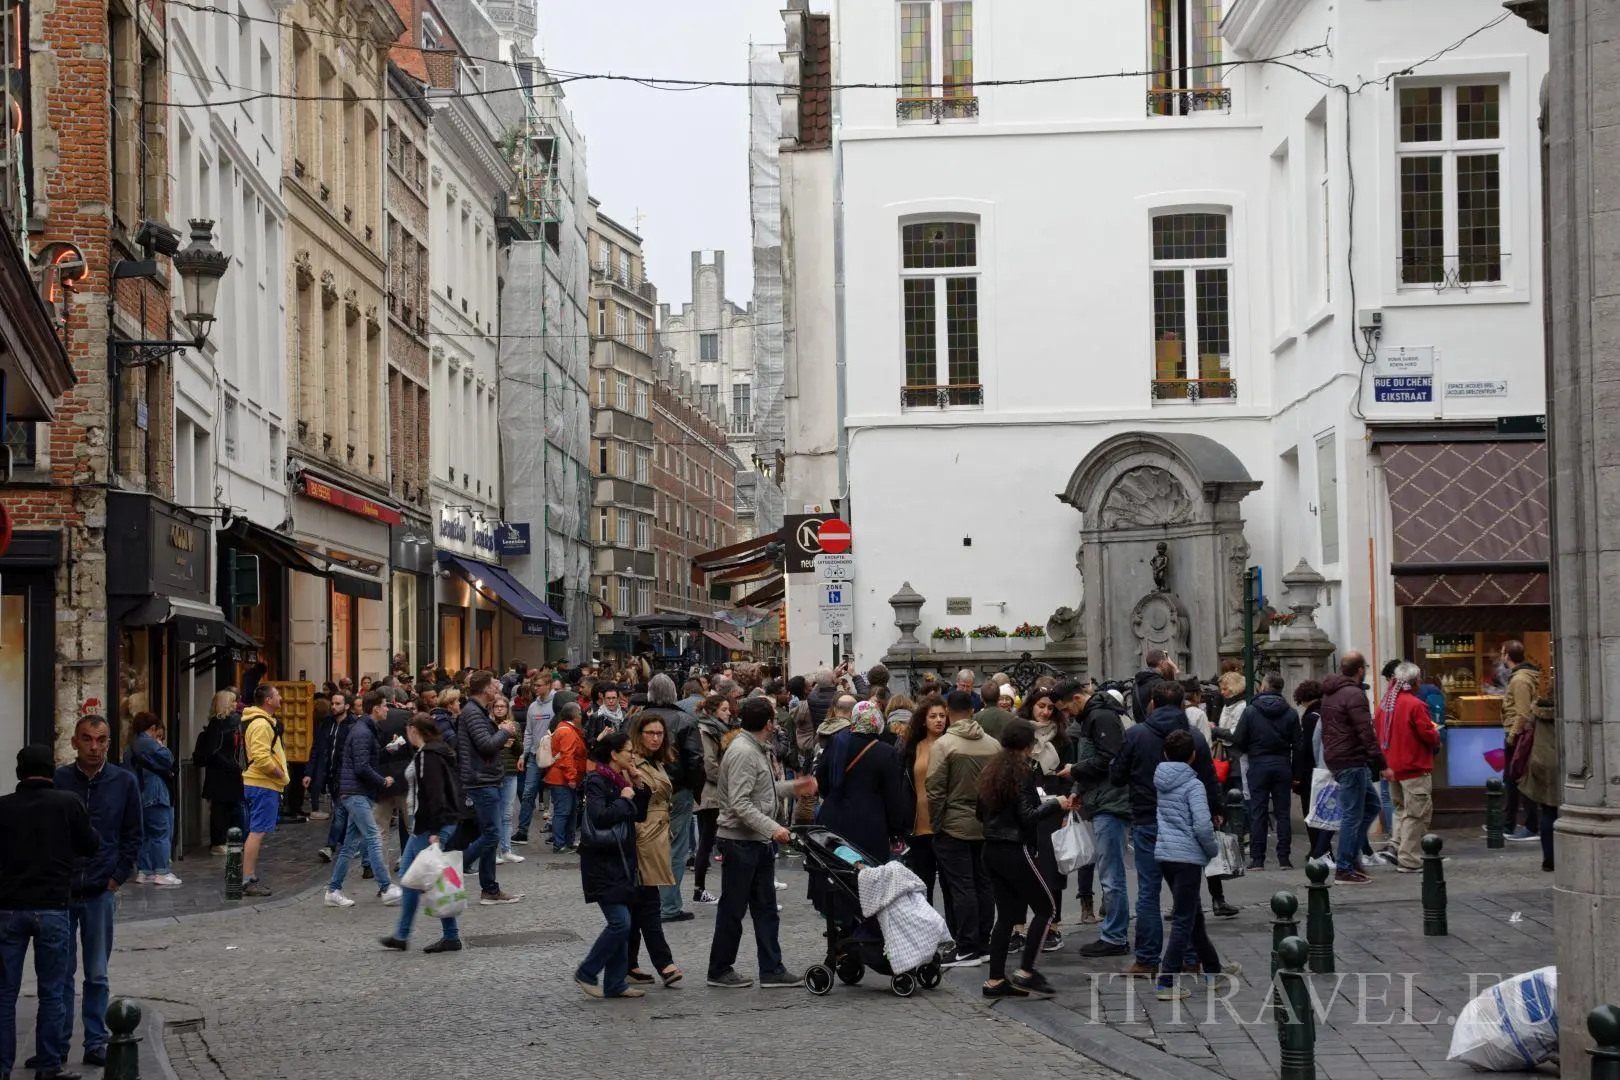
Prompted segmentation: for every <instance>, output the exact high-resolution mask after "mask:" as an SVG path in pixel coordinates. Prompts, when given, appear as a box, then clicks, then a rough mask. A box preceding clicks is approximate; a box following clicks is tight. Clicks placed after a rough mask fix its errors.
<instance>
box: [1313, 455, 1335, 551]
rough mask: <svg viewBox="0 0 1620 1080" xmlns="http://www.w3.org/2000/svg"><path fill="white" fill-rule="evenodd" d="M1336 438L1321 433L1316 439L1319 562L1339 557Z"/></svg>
mask: <svg viewBox="0 0 1620 1080" xmlns="http://www.w3.org/2000/svg"><path fill="white" fill-rule="evenodd" d="M1337 442H1338V440H1337V439H1335V438H1334V437H1333V436H1332V435H1324V436H1323V437H1322V438H1320V439H1318V440H1317V442H1316V506H1317V516H1316V519H1317V521H1318V522H1319V523H1320V525H1321V527H1322V562H1323V563H1326V564H1332V563H1336V562H1338V561H1339V458H1338V446H1337Z"/></svg>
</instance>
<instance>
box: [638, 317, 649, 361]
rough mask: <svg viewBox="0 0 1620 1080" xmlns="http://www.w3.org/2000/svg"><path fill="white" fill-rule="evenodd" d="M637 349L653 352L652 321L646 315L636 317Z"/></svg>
mask: <svg viewBox="0 0 1620 1080" xmlns="http://www.w3.org/2000/svg"><path fill="white" fill-rule="evenodd" d="M636 348H638V349H640V350H641V351H642V352H644V353H650V352H652V320H651V319H648V318H647V316H645V315H637V316H636Z"/></svg>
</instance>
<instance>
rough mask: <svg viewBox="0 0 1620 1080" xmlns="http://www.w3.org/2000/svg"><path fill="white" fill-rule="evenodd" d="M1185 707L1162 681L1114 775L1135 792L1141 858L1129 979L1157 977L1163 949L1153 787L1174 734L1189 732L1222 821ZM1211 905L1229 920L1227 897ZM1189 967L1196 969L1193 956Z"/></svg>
mask: <svg viewBox="0 0 1620 1080" xmlns="http://www.w3.org/2000/svg"><path fill="white" fill-rule="evenodd" d="M1185 701H1186V693H1185V691H1183V690H1182V689H1181V684H1180V683H1178V682H1175V681H1173V680H1170V679H1161V680H1160V681H1159V682H1158V684H1157V685H1155V686H1154V687H1153V694H1152V704H1153V711H1152V712H1151V713H1149V714H1148V718H1147V719H1146V720H1144V721H1143V722H1142V723H1140V724H1137V725H1136V726H1134V727H1132V728H1131V729H1130V730H1129V731H1127V732H1126V733H1125V739H1124V741H1123V743H1122V744H1121V746H1120V750H1119V753H1118V754H1116V755H1114V763H1113V766H1112V767H1111V768H1110V770H1109V777H1110V779H1111V780H1112V781H1113V783H1114V784H1115V786H1117V787H1126V786H1128V787H1129V788H1130V792H1131V845H1132V848H1133V850H1134V852H1135V858H1136V958H1135V962H1134V963H1132V964H1131V965H1130V966H1129V967H1127V968H1125V974H1127V975H1152V974H1156V973H1157V972H1158V970H1159V956H1160V953H1161V952H1162V951H1163V948H1164V920H1163V919H1161V918H1160V917H1159V894H1160V893H1161V892H1162V891H1163V884H1164V878H1163V876H1162V875H1161V873H1160V871H1159V861H1158V859H1156V858H1155V857H1154V845H1155V844H1156V843H1157V842H1158V838H1159V793H1158V789H1157V788H1155V787H1154V784H1153V774H1154V772H1155V771H1156V770H1157V769H1158V767H1159V762H1161V761H1163V760H1164V740H1165V739H1166V738H1167V737H1168V736H1169V735H1170V733H1171V732H1172V731H1185V732H1187V733H1188V734H1189V735H1191V736H1192V740H1193V771H1194V772H1195V773H1197V774H1198V779H1199V780H1200V781H1201V782H1202V783H1203V785H1204V791H1205V793H1206V795H1207V796H1208V798H1209V806H1210V817H1211V818H1212V819H1213V820H1214V821H1215V823H1216V824H1219V823H1220V821H1221V814H1220V805H1221V803H1220V785H1219V784H1218V783H1216V781H1215V766H1214V763H1213V762H1212V761H1211V759H1210V755H1209V743H1207V742H1205V741H1204V736H1203V735H1202V734H1200V733H1199V732H1197V731H1194V730H1193V729H1192V727H1191V726H1190V725H1189V724H1188V723H1187V713H1186V710H1185V708H1184V707H1183V702H1185ZM1211 899H1213V900H1214V901H1215V913H1216V914H1217V915H1220V914H1224V912H1223V911H1222V908H1224V907H1226V904H1225V899H1224V897H1216V896H1215V895H1214V893H1213V891H1212V893H1211ZM1231 911H1232V914H1234V915H1235V914H1236V913H1237V909H1236V908H1232V909H1231ZM1187 962H1188V963H1189V964H1191V963H1193V958H1192V954H1191V952H1190V951H1189V953H1188V961H1187ZM1189 970H1192V969H1191V968H1189Z"/></svg>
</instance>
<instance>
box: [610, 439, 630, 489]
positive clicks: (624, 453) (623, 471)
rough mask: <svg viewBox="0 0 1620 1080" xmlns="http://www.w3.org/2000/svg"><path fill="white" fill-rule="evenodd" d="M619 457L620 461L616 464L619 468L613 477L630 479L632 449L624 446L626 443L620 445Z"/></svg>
mask: <svg viewBox="0 0 1620 1080" xmlns="http://www.w3.org/2000/svg"><path fill="white" fill-rule="evenodd" d="M617 457H618V461H617V462H616V464H617V466H618V468H617V469H616V471H615V472H614V473H613V475H614V476H617V477H621V478H623V479H625V480H628V479H630V448H629V447H628V446H626V445H624V443H619V444H618V454H617Z"/></svg>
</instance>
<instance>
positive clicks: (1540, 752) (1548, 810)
mask: <svg viewBox="0 0 1620 1080" xmlns="http://www.w3.org/2000/svg"><path fill="white" fill-rule="evenodd" d="M1531 715H1532V716H1533V717H1534V718H1535V729H1534V730H1535V735H1534V736H1533V738H1534V741H1533V742H1532V743H1531V744H1530V762H1529V764H1528V765H1526V766H1525V770H1524V775H1523V776H1522V777H1520V778H1519V794H1520V795H1522V796H1524V797H1525V798H1526V799H1530V800H1531V801H1533V802H1536V803H1540V804H1541V868H1542V869H1543V870H1545V871H1547V872H1548V873H1551V872H1552V869H1553V823H1554V822H1555V821H1557V820H1558V802H1559V795H1560V793H1559V786H1558V720H1557V715H1556V711H1555V704H1554V696H1553V676H1552V672H1551V671H1549V672H1548V673H1547V675H1546V677H1545V682H1544V684H1543V686H1542V693H1541V695H1540V696H1539V697H1538V699H1537V701H1536V704H1535V707H1534V708H1533V709H1532V710H1531Z"/></svg>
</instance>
